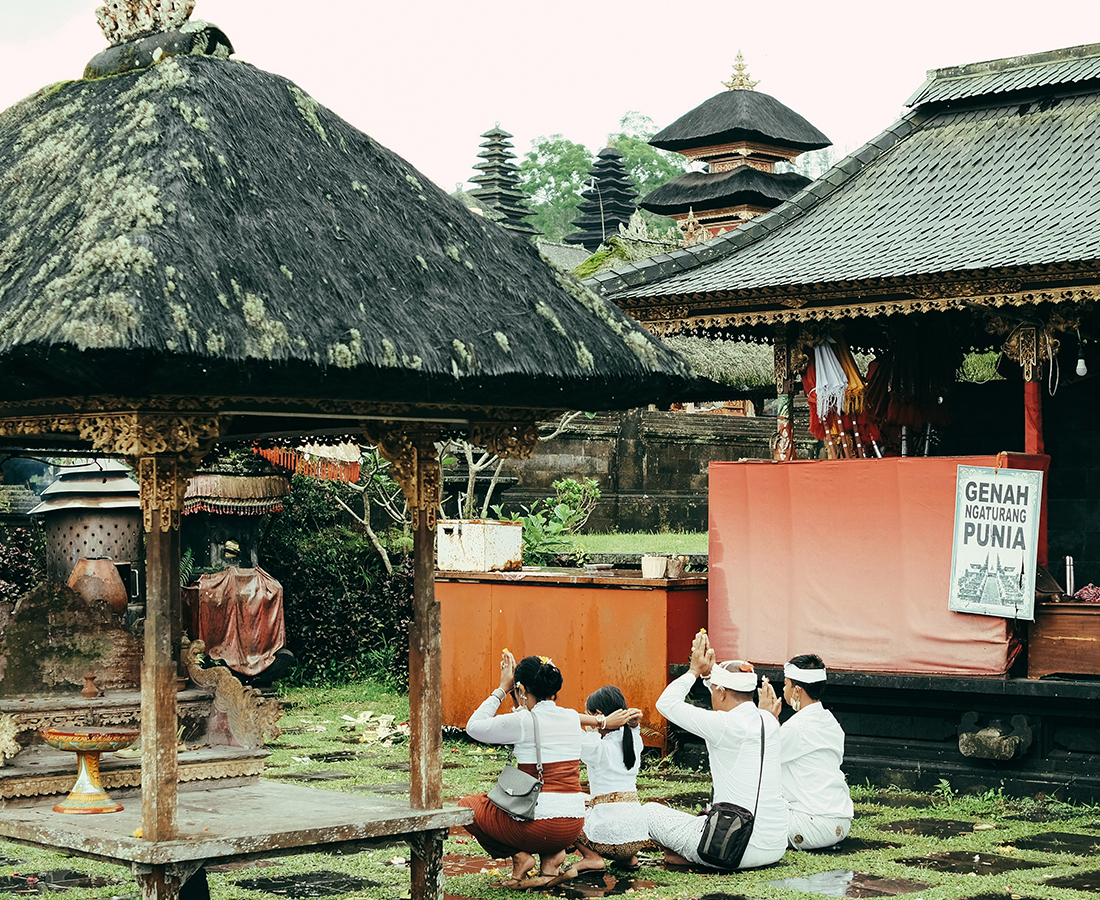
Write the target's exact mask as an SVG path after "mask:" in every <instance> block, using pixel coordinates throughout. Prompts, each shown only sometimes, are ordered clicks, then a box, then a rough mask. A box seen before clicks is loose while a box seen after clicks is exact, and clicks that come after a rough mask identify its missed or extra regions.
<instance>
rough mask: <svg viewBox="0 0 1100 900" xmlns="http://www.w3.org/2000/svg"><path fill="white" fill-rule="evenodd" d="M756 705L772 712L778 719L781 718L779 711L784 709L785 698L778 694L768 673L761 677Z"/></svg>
mask: <svg viewBox="0 0 1100 900" xmlns="http://www.w3.org/2000/svg"><path fill="white" fill-rule="evenodd" d="M756 705H757V706H758V707H759V708H760V709H763V710H767V711H768V712H770V713H771V714H772V715H773V716H775V718H776V719H778V718H779V713H780V711H781V710H782V709H783V700H782V698H780V697H778V696H776V693H775V688H773V687H772V683H771V682H770V681H768V676H767V675H765V676H764V677H763V678H762V679H761V682H760V690H759V692H758V693H757V700H756Z"/></svg>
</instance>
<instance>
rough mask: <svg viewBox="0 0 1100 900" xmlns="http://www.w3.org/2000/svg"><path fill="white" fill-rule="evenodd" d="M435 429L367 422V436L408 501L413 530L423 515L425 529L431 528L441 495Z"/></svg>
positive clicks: (440, 474)
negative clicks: (385, 460) (389, 467)
mask: <svg viewBox="0 0 1100 900" xmlns="http://www.w3.org/2000/svg"><path fill="white" fill-rule="evenodd" d="M438 437H439V432H438V431H435V430H430V429H429V430H413V429H412V428H410V427H409V426H406V425H399V424H395V423H389V422H387V423H381V424H379V425H371V426H370V429H369V431H368V432H367V439H368V440H369V441H370V442H371V443H373V444H374V445H375V446H377V447H378V452H379V453H381V454H382V456H383V457H385V458H386V459H387V460H389V463H390V466H391V469H392V473H393V478H394V480H395V481H396V482H397V483H398V484H399V485H401V490H402V492H403V493H404V494H405V500H406V501H407V502H408V505H409V516H410V517H411V519H412V527H413V530H414V531H415V530H416V529H417V528H418V527H419V525H420V518H421V516H423V517H424V518H425V521H426V522H427V527H428V529H429V530H434V529H435V523H436V520H437V518H438V513H439V503H440V500H441V499H442V496H443V475H442V472H441V471H440V468H439V454H438V452H437V450H436V446H435V442H436V440H437V439H438Z"/></svg>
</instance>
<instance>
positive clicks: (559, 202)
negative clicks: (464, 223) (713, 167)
mask: <svg viewBox="0 0 1100 900" xmlns="http://www.w3.org/2000/svg"><path fill="white" fill-rule="evenodd" d="M656 131H657V128H656V127H655V126H654V124H653V121H652V120H651V119H650V118H648V117H647V116H643V115H642V114H641V113H638V112H628V113H626V115H624V116H623V117H622V119H620V121H619V130H618V131H617V132H613V133H611V134H609V135H608V144H609V145H610V146H613V147H615V148H616V149H617V150H619V151H620V152H621V153H622V154H623V163H624V165H625V166H626V170H627V172H629V173H630V177H631V178H632V179H633V180H634V184H635V186H636V187H637V190H638V196H639V197H644V196H645V195H646V194H648V193H649V192H650V191H652V190H654V189H656V188H658V187H660V186H661V185H662V184H665V183H666V182H668V181H671V180H672V179H673V178H675V177H676V176H677V175H679V174H681V173H682V172H683V171H684V168H685V165H686V163H685V160H684V159H683V157H681V156H680V155H679V154H676V153H666V152H665V151H663V150H657V149H656V148H654V147H651V146H649V144H648V140H649V138H650V137H652V136H653V135H654V134H655V133H656ZM602 149H603V148H602V147H599V148H597V149H596V150H595V151H593V150H590V149H589V148H588V147H585V146H584V144H579V143H577V142H575V141H572V140H570V139H569V138H567V137H565V136H564V135H562V134H551V135H544V136H542V137H537V138H535V140H533V141H532V142H531V149H530V150H528V151H527V153H525V154H524V155H523V159H522V160H521V161H520V165H519V170H520V187H521V188H522V190H523V191H524V192H525V193H526V194H527V195H528V197H530V201H529V203H528V206H529V207H530V209H531V211H532V213H533V215H532V217H531V219H529V220H528V221H530V222H531V224H533V225H534V226H535V227H536V228H538V229H539V231H541V232H542V233H543V235H544V236H545V237H546V240H548V241H560V240H561V239H562V238H564V237H565V236H566V235H567V234H570V233H571V232H573V231H574V230H575V229H574V227H573V220H574V219H575V218H577V207H578V206H579V205H580V202H581V192H582V191H583V190H584V189H585V187H586V186H587V185H588V181H589V178H588V172H589V170H590V169H591V168H592V166H593V164H594V162H595V159H596V154H597V153H598V152H599V151H600V150H602ZM647 215H648V214H647ZM654 218H656V217H654ZM660 222H662V223H667V222H668V220H667V219H660Z"/></svg>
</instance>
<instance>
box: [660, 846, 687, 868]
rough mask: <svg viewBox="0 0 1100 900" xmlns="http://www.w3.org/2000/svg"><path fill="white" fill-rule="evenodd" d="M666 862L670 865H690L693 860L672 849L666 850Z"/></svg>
mask: <svg viewBox="0 0 1100 900" xmlns="http://www.w3.org/2000/svg"><path fill="white" fill-rule="evenodd" d="M665 863H666V864H667V865H670V866H690V865H691V860H690V859H684V857H682V856H680V854H679V853H673V852H672V851H671V850H666V851H665Z"/></svg>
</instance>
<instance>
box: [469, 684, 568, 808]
mask: <svg viewBox="0 0 1100 900" xmlns="http://www.w3.org/2000/svg"><path fill="white" fill-rule="evenodd" d="M500 704H501V701H500V700H498V699H497V698H496V697H495V696H494V695H492V694H490V695H489V697H488V698H487V699H486V700H485V702H484V703H482V704H481V706H479V707H478V708H477V709H475V710H474V714H473V715H472V716H470V721H469V722H467V723H466V733H467V734H468V735H469V736H470V737H472V738H473V739H474V740H475V741H481V742H482V743H484V744H512V745H513V748H512V749H513V752H514V753H515V754H516V761H517V762H521V763H532V764H534V763H535V762H537V761H538V760H537V759H536V755H535V728H534V725H533V724H532V722H531V711H530V710H527V709H525V708H523V707H521V708H519V709H516V710H513V711H512V712H510V713H508V714H506V715H503V716H498V715H496V711H497V709H499V708H500ZM534 712H535V715H537V716H538V719H539V748H540V750H541V751H542V761H543V763H552V762H568V761H570V760H579V759H580V757H581V737H582V736H583V735H584V730H583V729H582V728H581V720H580V715H579V714H578V713H577V711H576V710H574V709H563V708H561V707H559V706H558V705H557V704H555V703H554V701H553V700H542V701H541V702H539V703H536V704H535V710H534ZM578 767H579V763H578ZM584 796H585V795H584V794H582V793H574V794H559V793H553V792H550V791H543V792H542V793H541V794H539V799H538V802H537V803H536V805H535V818H536V819H557V818H565V819H580V818H583V817H584Z"/></svg>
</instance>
